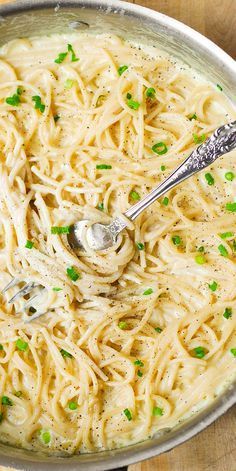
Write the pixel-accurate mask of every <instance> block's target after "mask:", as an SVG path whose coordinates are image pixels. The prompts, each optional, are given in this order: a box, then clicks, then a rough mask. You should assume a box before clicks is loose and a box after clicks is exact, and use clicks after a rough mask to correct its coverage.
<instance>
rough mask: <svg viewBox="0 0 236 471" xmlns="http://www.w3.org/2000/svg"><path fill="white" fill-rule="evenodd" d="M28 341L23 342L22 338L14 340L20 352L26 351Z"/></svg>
mask: <svg viewBox="0 0 236 471" xmlns="http://www.w3.org/2000/svg"><path fill="white" fill-rule="evenodd" d="M28 346H29V345H28V343H27V342H25V341H24V340H22V339H18V340H17V341H16V347H17V348H18V350H20V351H21V352H26V350H28Z"/></svg>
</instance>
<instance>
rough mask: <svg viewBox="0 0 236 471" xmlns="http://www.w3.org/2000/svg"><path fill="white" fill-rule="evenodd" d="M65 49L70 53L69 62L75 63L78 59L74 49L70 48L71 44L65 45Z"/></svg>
mask: <svg viewBox="0 0 236 471" xmlns="http://www.w3.org/2000/svg"><path fill="white" fill-rule="evenodd" d="M67 49H68V52H71V62H77V61H79V58H78V57H76V55H75V51H74V49H73V47H72V45H71V44H67Z"/></svg>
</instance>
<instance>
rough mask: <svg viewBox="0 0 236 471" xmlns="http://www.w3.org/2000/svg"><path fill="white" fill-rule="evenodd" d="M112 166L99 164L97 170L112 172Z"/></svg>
mask: <svg viewBox="0 0 236 471" xmlns="http://www.w3.org/2000/svg"><path fill="white" fill-rule="evenodd" d="M111 168H112V165H107V164H99V165H96V169H97V170H111Z"/></svg>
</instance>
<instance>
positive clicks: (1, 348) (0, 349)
mask: <svg viewBox="0 0 236 471" xmlns="http://www.w3.org/2000/svg"><path fill="white" fill-rule="evenodd" d="M2 350H4V348H3V345H2V344H1V343H0V351H2Z"/></svg>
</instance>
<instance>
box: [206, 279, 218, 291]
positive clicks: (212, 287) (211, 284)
mask: <svg viewBox="0 0 236 471" xmlns="http://www.w3.org/2000/svg"><path fill="white" fill-rule="evenodd" d="M208 287H209V288H210V290H211V291H216V290H217V288H218V284H217V283H216V281H213V282H212V283H209V284H208Z"/></svg>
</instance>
